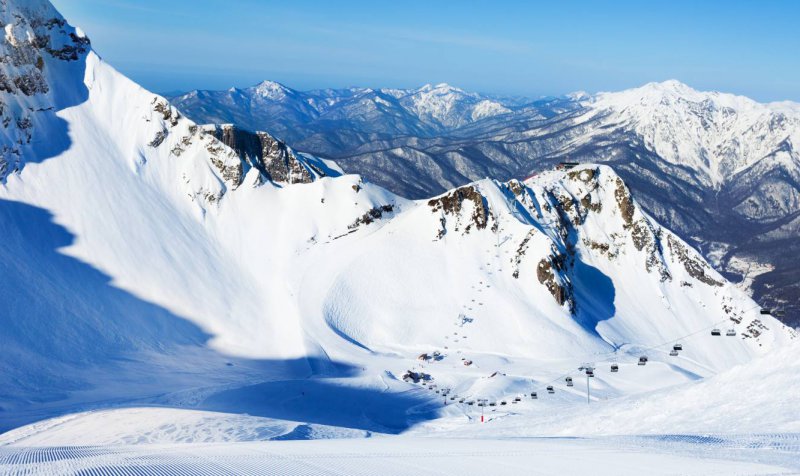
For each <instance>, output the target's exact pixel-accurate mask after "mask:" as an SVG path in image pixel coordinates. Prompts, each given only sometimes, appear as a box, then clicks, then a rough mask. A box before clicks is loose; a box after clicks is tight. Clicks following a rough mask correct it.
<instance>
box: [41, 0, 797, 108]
mask: <svg viewBox="0 0 800 476" xmlns="http://www.w3.org/2000/svg"><path fill="white" fill-rule="evenodd" d="M52 1H53V3H54V4H55V5H56V7H58V8H59V10H60V11H61V12H62V13H63V14H64V15H65V16H66V17H67V19H68V20H69V21H70V22H71V23H72V24H74V25H77V26H80V27H82V28H83V29H84V30H85V31H86V32H87V34H88V35H89V37H90V38H91V39H92V41H93V43H94V47H95V49H96V50H97V51H98V52H99V53H100V55H101V56H103V57H104V58H105V59H106V60H108V61H109V62H110V63H112V64H113V65H114V66H116V67H117V69H119V70H120V71H122V72H123V73H125V74H127V75H128V76H130V77H131V78H133V79H134V80H136V81H137V82H139V83H141V84H142V85H144V86H145V87H147V88H149V89H152V90H155V91H158V92H166V91H173V90H189V89H195V88H200V89H223V88H227V87H230V86H248V85H251V84H255V83H257V82H258V81H260V80H263V79H272V80H276V81H280V82H282V83H284V84H286V85H288V86H291V87H294V88H297V89H311V88H318V87H345V86H354V85H358V86H373V87H383V86H385V87H411V86H418V85H421V84H424V83H439V82H447V83H450V84H453V85H456V86H460V87H462V88H465V89H468V90H476V91H483V92H493V93H502V94H520V95H527V96H539V95H551V94H562V93H567V92H571V91H577V90H586V91H589V92H596V91H606V90H618V89H624V88H629V87H635V86H639V85H641V84H644V83H646V82H649V81H662V80H666V79H679V80H681V81H683V82H685V83H687V84H689V85H690V86H693V87H695V88H698V89H714V90H721V91H726V92H734V93H738V94H745V95H748V96H751V97H753V98H755V99H757V100H761V101H774V100H782V99H790V100H794V101H800V28H798V26H797V19H798V18H800V2H796V1H793V0H786V1H769V0H764V1H738V0H729V1H711V0H708V1H704V2H699V1H696V0H695V1H682V0H677V1H676V0H672V1H657V0H653V1H649V0H648V1H644V0H637V1H626V0H619V1H606V0H594V1H591V0H586V1H583V0H560V1H556V0H550V1H540V2H534V1H530V2H525V1H499V0H495V1H494V2H490V1H469V0H462V1H449V0H440V1H435V0H428V1H417V0H403V1H391V2H390V1H371V2H368V1H344V0H341V1H322V0H318V1H311V0H309V1H304V0H288V1H287V0H284V1H271V0H263V1H262V0H160V1H154V0H52Z"/></svg>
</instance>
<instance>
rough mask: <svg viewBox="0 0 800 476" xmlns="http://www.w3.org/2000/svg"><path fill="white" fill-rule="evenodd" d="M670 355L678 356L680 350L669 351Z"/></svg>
mask: <svg viewBox="0 0 800 476" xmlns="http://www.w3.org/2000/svg"><path fill="white" fill-rule="evenodd" d="M669 355H670V356H672V357H677V356H678V351H677V350H675V349H672V350H671V351H670V352H669Z"/></svg>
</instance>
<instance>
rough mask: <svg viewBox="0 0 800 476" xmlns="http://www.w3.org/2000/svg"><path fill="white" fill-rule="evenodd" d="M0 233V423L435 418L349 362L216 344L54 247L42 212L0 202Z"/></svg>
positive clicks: (386, 424) (62, 243)
mask: <svg viewBox="0 0 800 476" xmlns="http://www.w3.org/2000/svg"><path fill="white" fill-rule="evenodd" d="M0 237H2V242H3V246H2V247H0V302H2V312H0V342H2V343H3V346H2V353H0V431H7V430H9V429H12V428H15V427H18V426H20V425H24V424H27V423H31V422H33V421H37V420H41V419H44V418H49V417H54V416H58V415H62V414H66V413H73V412H76V411H83V410H87V409H91V408H104V407H105V408H107V407H111V406H123V405H134V404H137V403H138V404H153V403H155V404H159V405H165V406H174V407H186V406H190V407H191V408H201V409H205V410H215V411H223V412H230V413H248V414H251V415H260V416H267V417H275V418H281V419H289V420H295V421H299V422H306V423H318V424H326V425H337V426H345V427H349V428H356V429H363V430H367V431H379V432H399V431H402V430H404V429H406V428H408V427H409V426H410V425H411V424H412V422H411V421H410V420H409V416H408V412H409V411H410V410H411V409H412V408H413V409H415V410H416V409H420V410H421V412H420V413H415V417H414V418H416V419H417V420H422V419H428V418H433V417H434V416H435V412H436V406H435V405H432V404H431V400H430V399H429V398H428V397H427V396H425V395H423V394H422V393H421V392H415V391H408V392H399V393H398V392H383V391H380V390H377V389H369V388H359V387H353V386H348V385H345V383H346V382H344V381H343V380H339V379H340V378H342V377H348V376H354V375H356V374H357V373H358V372H359V371H360V369H355V368H353V367H352V366H349V365H345V364H337V363H331V362H327V361H326V362H322V361H321V359H318V358H301V359H296V360H252V359H237V358H231V357H230V356H226V355H223V354H220V353H218V352H217V351H215V350H213V349H211V348H210V347H209V346H208V345H207V343H208V340H209V338H210V337H212V336H211V335H209V334H207V333H205V332H204V331H203V330H202V329H200V328H199V327H198V326H196V325H195V324H193V323H191V322H190V321H188V320H186V319H184V318H181V317H179V316H177V315H175V314H173V313H171V312H170V311H168V310H166V309H164V308H161V307H159V306H156V305H154V304H152V303H149V302H146V301H143V300H141V299H139V298H137V297H136V296H133V295H132V294H130V293H128V292H126V291H123V290H121V289H119V288H116V287H114V286H112V285H111V283H110V278H109V276H107V275H105V274H103V273H101V272H100V271H98V270H97V269H95V268H93V267H91V266H89V265H88V264H86V263H83V262H81V261H79V260H77V259H75V258H71V257H69V256H66V255H64V254H61V253H59V252H58V249H60V248H63V247H66V246H69V245H70V244H72V243H73V241H74V238H75V237H74V236H73V235H72V234H71V233H69V232H68V231H67V230H66V229H65V228H63V227H61V226H60V225H58V224H55V223H54V222H53V217H52V215H51V214H50V213H49V212H48V211H46V210H44V209H41V208H37V207H33V206H30V205H26V204H22V203H19V202H13V201H8V200H0ZM321 369H322V370H321ZM259 381H260V382H263V383H259V384H256V385H253V384H252V383H253V382H259ZM244 382H248V385H249V386H247V387H245V388H238V389H233V390H226V391H224V392H222V393H217V394H216V395H214V392H215V390H213V389H214V388H220V387H225V388H228V389H230V388H232V387H236V386H237V385H243V384H244ZM204 388H205V389H212V390H210V391H206V392H205V393H204V391H203V389H204ZM209 394H211V395H212V396H211V397H208V395H209ZM420 405H422V406H420Z"/></svg>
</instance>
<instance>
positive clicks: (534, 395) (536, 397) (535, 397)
mask: <svg viewBox="0 0 800 476" xmlns="http://www.w3.org/2000/svg"><path fill="white" fill-rule="evenodd" d="M538 398H539V396H538V395H537V394H536V392H532V393H531V400H536V399H538Z"/></svg>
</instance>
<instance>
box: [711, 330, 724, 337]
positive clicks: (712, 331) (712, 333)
mask: <svg viewBox="0 0 800 476" xmlns="http://www.w3.org/2000/svg"><path fill="white" fill-rule="evenodd" d="M711 335H712V336H721V335H722V331H720V330H719V329H712V330H711Z"/></svg>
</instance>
